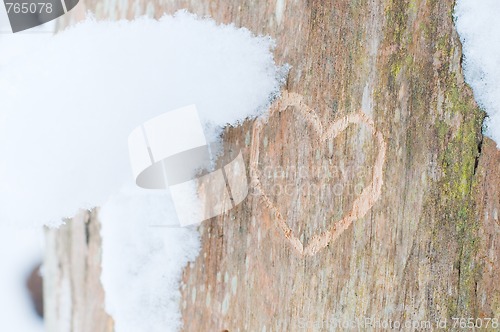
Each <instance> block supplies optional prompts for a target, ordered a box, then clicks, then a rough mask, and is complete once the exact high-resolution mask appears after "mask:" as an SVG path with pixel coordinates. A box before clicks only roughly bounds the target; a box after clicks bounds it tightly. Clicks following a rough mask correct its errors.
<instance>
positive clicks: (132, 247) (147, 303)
mask: <svg viewBox="0 0 500 332" xmlns="http://www.w3.org/2000/svg"><path fill="white" fill-rule="evenodd" d="M169 196H170V195H169V193H168V192H167V191H155V193H154V194H152V193H150V192H149V191H147V190H144V189H132V188H128V189H127V190H124V191H123V192H122V193H120V194H118V195H115V196H114V197H113V198H112V199H110V201H109V202H108V203H107V204H106V205H105V206H104V207H103V208H102V210H101V213H100V216H101V218H102V220H103V221H104V222H103V225H102V235H103V239H104V241H103V272H102V277H101V280H102V283H103V285H104V289H105V291H106V310H107V311H108V313H110V314H111V315H112V317H114V319H115V328H116V331H118V332H128V331H130V332H136V331H152V332H155V331H163V332H169V331H178V329H179V328H180V324H181V320H180V318H181V316H180V312H179V307H180V305H179V303H180V291H179V283H180V278H181V274H182V269H183V267H184V266H185V265H186V264H187V263H188V262H189V261H192V260H194V259H195V258H196V256H197V255H198V251H199V239H198V232H197V230H196V229H193V228H187V227H184V228H180V227H178V228H167V227H161V228H159V227H153V226H151V225H161V224H163V225H164V224H166V221H168V220H169V219H170V218H172V217H175V210H174V206H173V204H172V200H171V198H170V197H169Z"/></svg>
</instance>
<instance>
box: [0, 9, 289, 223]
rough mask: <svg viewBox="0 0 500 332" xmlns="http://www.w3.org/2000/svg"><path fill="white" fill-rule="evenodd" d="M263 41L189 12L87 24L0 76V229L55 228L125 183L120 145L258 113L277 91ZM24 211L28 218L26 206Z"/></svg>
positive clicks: (215, 131)
mask: <svg viewBox="0 0 500 332" xmlns="http://www.w3.org/2000/svg"><path fill="white" fill-rule="evenodd" d="M272 47H273V42H272V40H271V39H269V38H266V37H254V36H252V34H251V33H250V32H249V31H248V30H245V29H236V28H235V27H233V26H217V25H216V24H215V23H214V21H212V20H208V19H196V18H195V17H194V16H192V15H189V14H187V13H178V14H177V15H176V17H171V16H165V17H163V18H162V19H161V20H160V21H155V20H151V19H146V18H142V19H137V20H135V21H132V22H126V21H120V22H95V21H93V20H92V19H89V20H87V21H86V22H84V23H82V24H79V25H77V26H75V27H73V28H70V29H68V30H67V31H65V32H64V33H61V34H58V35H56V36H55V37H54V38H53V39H52V40H51V41H50V42H48V43H46V47H44V48H43V49H40V50H38V52H36V53H33V54H31V56H29V57H26V59H24V61H18V62H17V65H11V66H8V67H7V68H3V69H2V70H1V71H0V100H1V101H2V112H1V113H2V118H1V119H0V155H1V156H2V158H1V159H0V182H1V183H2V187H1V188H0V201H1V202H2V203H3V204H2V205H3V206H5V207H6V208H3V209H1V210H0V220H2V221H3V222H10V223H14V224H32V223H33V221H34V220H36V221H37V222H38V223H40V222H42V223H49V224H54V225H57V224H59V223H60V220H61V217H69V216H72V215H74V213H75V212H76V211H77V210H78V209H79V208H90V207H93V206H98V205H101V204H102V203H103V202H104V201H105V200H106V199H107V198H108V197H109V196H110V195H111V194H114V193H116V192H117V191H118V190H119V188H120V187H121V185H122V184H124V183H126V182H128V181H131V180H132V176H131V174H132V173H131V170H130V166H129V159H128V150H127V139H128V135H129V133H130V132H131V131H132V130H133V129H134V128H135V127H136V126H138V125H140V124H142V123H144V122H145V121H146V120H148V119H150V118H153V117H154V116H157V115H159V114H162V113H164V112H167V111H169V110H173V109H176V108H179V107H182V106H185V105H189V104H196V106H197V108H198V110H199V113H200V117H201V118H202V121H204V123H205V127H206V136H207V139H208V140H209V141H214V140H216V139H217V136H218V135H219V133H220V132H221V128H222V127H223V126H224V125H226V124H237V123H238V122H239V121H242V120H244V119H245V118H247V117H254V116H257V115H259V114H261V113H262V112H263V111H264V110H265V107H266V105H267V104H268V103H269V101H270V98H272V96H273V95H274V94H276V93H277V91H278V89H279V85H280V82H279V75H280V70H279V68H278V67H276V66H275V64H274V61H273V55H272V53H271V52H270V49H271V48H272ZM26 206H30V209H26V208H25V207H26Z"/></svg>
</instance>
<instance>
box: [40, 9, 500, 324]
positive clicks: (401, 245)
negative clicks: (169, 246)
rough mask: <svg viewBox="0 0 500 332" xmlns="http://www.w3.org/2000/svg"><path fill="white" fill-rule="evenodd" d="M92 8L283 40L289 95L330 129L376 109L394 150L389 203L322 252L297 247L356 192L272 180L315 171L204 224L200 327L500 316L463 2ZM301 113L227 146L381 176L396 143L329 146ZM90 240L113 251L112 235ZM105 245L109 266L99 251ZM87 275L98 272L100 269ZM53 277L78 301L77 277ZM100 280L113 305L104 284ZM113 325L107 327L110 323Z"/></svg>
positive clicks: (365, 139) (189, 320)
mask: <svg viewBox="0 0 500 332" xmlns="http://www.w3.org/2000/svg"><path fill="white" fill-rule="evenodd" d="M84 4H85V6H86V8H88V9H91V10H92V11H95V12H96V15H97V18H98V19H101V18H109V17H110V15H111V13H113V16H112V17H113V18H133V17H135V16H136V15H141V14H149V15H152V16H155V17H160V16H161V15H162V14H163V13H164V12H167V13H173V12H175V11H176V10H177V9H180V8H188V10H190V11H192V12H195V13H197V14H199V15H211V16H212V17H213V18H214V19H215V20H217V21H218V22H224V23H230V22H235V24H237V25H238V26H244V27H248V28H249V29H250V30H252V31H253V32H255V33H262V34H269V35H271V36H272V37H273V38H275V39H276V41H277V48H276V52H275V55H276V58H277V61H278V62H279V63H289V64H290V65H291V66H292V69H291V72H290V75H289V77H288V81H287V84H286V90H287V91H289V92H291V93H297V94H300V95H301V96H302V97H301V98H302V102H303V104H304V105H307V107H308V108H309V109H312V110H314V112H317V115H318V119H319V121H320V122H321V123H323V124H324V126H325V127H327V125H328V124H332V123H335V121H336V120H337V119H339V118H342V117H343V116H345V115H346V114H349V113H351V112H356V111H359V110H362V112H364V113H365V114H366V115H367V116H369V117H371V118H372V119H373V122H374V128H376V129H377V130H378V131H380V132H381V133H382V135H383V137H384V142H385V144H386V146H387V152H386V159H385V166H384V169H383V186H382V189H381V196H380V198H379V199H378V200H377V201H376V202H374V205H373V207H372V208H371V209H370V211H369V212H368V213H367V214H366V215H364V216H362V217H360V218H359V219H357V220H356V221H354V222H353V223H352V225H350V227H348V228H346V229H345V230H344V231H343V232H342V233H341V234H340V235H339V236H338V237H337V238H335V240H334V241H331V242H328V243H327V244H326V245H325V246H324V248H323V249H322V250H320V251H315V252H314V255H309V256H303V255H300V254H297V250H295V249H294V248H296V246H294V243H295V244H297V242H298V241H300V242H301V243H302V244H307V243H309V241H311V240H313V239H314V236H315V235H316V234H318V233H322V232H327V231H328V230H329V229H330V228H331V226H332V223H334V222H335V221H336V220H339V219H341V218H342V216H343V215H344V213H345V212H346V211H349V210H350V209H351V207H352V206H353V204H354V202H355V199H356V196H355V195H335V194H332V193H330V194H328V193H326V194H321V195H319V194H318V195H314V194H313V195H301V194H300V193H297V192H293V193H292V194H291V195H289V196H287V195H278V194H277V193H276V191H275V190H276V187H274V186H273V184H275V183H278V184H281V185H283V186H284V187H285V188H286V185H287V184H292V185H293V188H296V187H298V186H299V184H300V183H301V180H303V179H301V177H300V175H298V174H299V173H300V172H295V173H294V172H293V171H292V170H291V169H289V171H290V174H292V175H291V176H290V177H288V178H287V177H280V178H278V179H274V180H275V182H274V183H272V182H271V181H269V180H267V182H266V177H265V176H262V177H261V178H260V181H261V182H262V187H263V190H264V191H265V193H266V195H261V194H255V195H252V196H250V197H249V199H248V200H247V201H246V202H245V203H243V204H242V205H240V206H239V207H238V208H237V209H235V210H233V211H231V212H230V213H228V214H227V215H224V216H221V217H218V218H215V219H213V220H211V221H209V222H206V223H204V224H203V225H202V226H201V227H200V232H201V236H202V249H201V252H200V255H199V257H198V259H197V260H196V262H195V263H193V264H190V265H189V266H188V267H187V268H186V270H185V271H184V276H183V284H182V286H181V290H182V296H183V300H182V303H181V310H182V318H183V323H184V330H185V331H220V330H228V331H271V330H272V331H297V330H300V329H301V328H304V329H305V330H310V331H327V330H330V329H331V328H332V326H333V324H335V323H336V322H337V323H339V322H340V323H341V322H344V323H345V322H347V323H349V322H352V321H354V320H355V319H364V318H373V319H375V320H379V321H389V320H391V321H399V322H404V321H408V320H412V321H414V322H420V323H422V322H423V323H425V322H427V321H428V322H432V324H435V323H437V322H442V321H445V320H448V324H452V318H453V317H461V318H469V317H471V318H474V319H475V318H477V317H489V318H497V319H498V318H499V317H500V290H499V288H498V286H497V283H496V282H495V280H497V276H498V266H499V263H500V246H499V245H498V241H499V240H500V239H499V232H500V223H499V221H498V220H499V219H498V212H499V210H500V200H499V188H500V177H499V171H498V164H499V158H500V157H499V152H498V150H496V148H495V146H494V143H493V142H492V141H491V140H489V139H487V138H483V137H482V135H481V124H482V121H483V118H484V113H483V112H482V111H481V110H480V109H479V108H478V107H477V105H476V103H475V102H474V100H473V96H472V92H471V90H470V89H469V88H468V86H467V85H466V84H465V83H464V79H463V76H462V69H461V58H462V51H461V45H460V41H459V38H458V36H457V33H456V30H455V27H454V25H453V18H452V11H453V5H454V2H453V1H450V0H436V1H419V0H417V1H396V0H394V1H391V0H384V1H383V0H380V1H378V0H367V1H350V0H345V1H344V0H340V1H303V2H301V1H288V0H278V1H276V2H274V1H273V2H268V1H260V2H252V3H249V2H247V1H243V0H238V1H231V2H223V1H215V0H214V1H207V2H200V1H160V2H157V3H151V2H147V1H142V2H135V1H123V2H115V1H108V0H105V1H97V0H95V1H85V2H84ZM80 9H81V10H82V11H83V9H84V7H81V8H80ZM77 13H78V12H75V14H74V15H77ZM116 13H121V14H120V17H116ZM67 19H68V20H70V21H71V20H76V19H78V17H77V16H71V15H69V17H68V18H67ZM273 107H278V104H275V105H274V106H273ZM296 107H297V105H293V103H292V104H291V105H288V107H286V108H283V109H280V110H279V111H276V112H274V115H273V116H271V118H270V119H269V121H268V122H267V123H266V125H265V126H263V127H262V129H261V130H260V131H257V135H259V137H258V139H255V138H256V136H254V133H255V131H254V125H255V123H252V122H246V123H245V124H244V125H242V126H240V127H236V128H229V129H227V130H226V132H225V133H224V141H225V143H226V147H227V149H230V148H231V149H234V148H241V149H242V151H243V152H244V155H245V157H246V160H247V162H248V163H250V162H251V160H250V156H251V155H252V149H257V148H258V150H259V151H260V153H259V158H260V159H259V161H258V162H257V163H256V164H257V165H256V167H257V168H259V169H260V171H261V172H263V174H265V168H266V167H270V169H271V170H272V171H273V172H274V171H278V170H279V169H280V167H282V168H283V167H286V166H287V165H293V166H296V167H297V166H299V167H300V166H305V167H306V171H307V174H309V176H310V174H317V173H318V171H321V170H322V169H323V167H326V169H327V170H329V172H330V173H332V176H331V178H329V179H327V183H329V184H331V185H332V186H333V185H334V184H335V183H340V182H341V181H345V182H342V183H344V185H345V187H346V188H351V189H352V188H354V187H355V185H356V184H357V183H358V182H359V183H362V184H366V183H369V182H370V180H371V179H372V178H373V172H374V167H373V166H372V165H374V162H375V161H376V158H377V155H378V152H379V149H380V146H381V145H379V144H376V143H377V141H376V140H375V139H373V138H372V136H371V134H370V132H369V131H365V129H358V128H350V129H346V130H345V131H344V132H343V133H342V134H339V135H338V136H336V137H335V138H334V139H331V140H330V141H329V142H324V141H322V140H318V137H317V132H315V130H314V126H313V125H311V124H310V121H308V120H307V119H306V118H304V116H302V115H301V113H300V112H296V109H295V108H296ZM256 142H258V143H259V146H258V147H257V146H255V145H256V144H257V143H256ZM336 162H337V163H338V164H335V163H336ZM342 162H343V163H344V165H350V167H351V168H349V170H356V171H355V172H352V174H348V176H347V177H346V178H344V177H343V174H341V173H338V174H336V173H335V172H334V170H335V169H339V168H340V167H341V166H340V165H341V164H342ZM336 167H337V168H336ZM272 174H274V173H272ZM320 174H321V173H320ZM249 176H250V174H249ZM320 180H321V179H320ZM325 181H326V180H325ZM320 182H321V181H320ZM265 197H267V199H265ZM270 206H272V208H270ZM277 211H278V212H279V214H280V215H281V219H280V217H278V216H277V213H276V212H277ZM279 220H284V221H285V222H283V223H279V222H278V221H279ZM283 224H285V225H288V227H289V230H290V232H288V230H285V231H284V230H283V227H282V226H283ZM75 227H77V228H76V229H75V230H74V232H75V233H69V232H59V233H49V239H50V236H53V237H54V239H53V240H52V241H49V243H48V246H49V247H50V248H51V250H53V251H54V248H53V246H54V245H55V244H56V243H59V242H63V243H65V247H69V248H71V247H73V243H72V242H73V241H77V243H81V241H82V237H84V232H85V229H84V228H83V227H81V226H75ZM79 232H80V233H79ZM292 233H293V234H294V237H291V236H289V235H290V234H292ZM51 234H52V235H51ZM290 239H295V241H292V242H293V243H292V242H291V241H290ZM90 241H96V242H95V243H92V244H91V246H95V248H98V247H99V240H98V238H96V237H90ZM75 245H77V244H75ZM298 247H300V245H298ZM93 253H94V254H95V255H97V256H94V257H93V259H97V260H98V255H99V254H98V250H96V251H93ZM57 255H58V257H59V256H60V257H65V256H67V255H68V253H67V252H66V251H63V252H60V251H57ZM48 259H49V258H48ZM58 259H60V260H61V262H62V269H63V270H64V271H68V272H67V273H69V275H67V274H66V278H76V279H74V280H75V281H76V283H75V284H74V287H75V288H82V289H85V288H86V285H87V284H86V282H85V279H81V277H78V276H73V273H75V272H78V271H74V270H72V269H71V268H70V267H69V266H66V265H68V264H70V263H69V261H68V260H63V259H61V258H58ZM49 266H50V264H49ZM52 266H55V265H52ZM88 273H90V274H91V276H90V275H89V277H91V278H92V280H97V279H98V274H99V268H98V266H96V265H93V268H92V269H91V270H88ZM51 278H52V277H51ZM61 280H63V279H61ZM72 280H73V279H72ZM50 285H53V286H47V287H49V291H50V290H51V291H52V292H58V293H59V294H62V295H61V296H62V297H61V296H59V297H57V299H59V300H58V301H59V302H61V301H63V299H64V289H65V287H67V286H65V282H63V281H61V282H55V283H54V281H53V280H52V281H50ZM93 289H94V290H95V291H94V292H96V294H95V295H96V296H97V299H101V300H102V290H101V288H99V287H98V286H96V288H93ZM96 303H97V302H96ZM101 304H102V303H101ZM60 307H61V303H58V304H57V305H56V304H51V303H49V305H47V311H48V310H51V312H52V313H51V315H56V314H55V313H57V312H59V311H60ZM74 308H75V310H77V311H78V312H77V313H76V314H75V315H73V316H69V317H70V318H72V317H74V318H73V320H75V319H76V318H77V317H82V316H81V315H87V314H88V312H87V311H88V310H89V308H87V307H84V306H76V307H74ZM90 308H92V307H90ZM80 311H83V312H80ZM52 317H57V316H52ZM58 317H61V316H58ZM103 317H104V316H101V319H102V321H103V322H106V321H107V318H103ZM73 320H72V322H73ZM52 321H53V322H54V324H56V321H57V319H52ZM71 324H75V325H79V324H83V323H81V322H80V323H78V322H76V323H71ZM100 326H101V328H102V329H101V330H99V329H96V330H95V331H106V328H107V327H109V326H110V325H107V324H103V325H100Z"/></svg>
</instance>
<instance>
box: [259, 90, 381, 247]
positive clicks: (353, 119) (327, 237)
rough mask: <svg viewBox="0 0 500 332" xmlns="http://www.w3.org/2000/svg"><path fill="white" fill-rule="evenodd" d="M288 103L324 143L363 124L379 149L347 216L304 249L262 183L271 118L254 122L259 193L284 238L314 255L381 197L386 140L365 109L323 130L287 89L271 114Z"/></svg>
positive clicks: (311, 111) (279, 110) (286, 106)
mask: <svg viewBox="0 0 500 332" xmlns="http://www.w3.org/2000/svg"><path fill="white" fill-rule="evenodd" d="M288 106H295V108H294V109H295V110H296V111H298V112H299V113H300V114H301V115H302V116H303V117H304V118H305V119H306V121H307V122H309V123H310V124H311V125H312V127H313V128H314V129H315V131H316V132H317V133H318V137H319V139H320V142H325V141H326V140H328V139H334V138H335V137H337V136H338V135H339V134H340V133H341V132H343V131H344V130H345V129H346V128H347V127H348V126H349V125H350V124H364V125H366V126H367V127H368V128H370V129H371V130H372V135H373V136H374V137H375V138H376V140H377V143H378V146H379V151H378V155H377V157H376V159H375V164H374V168H373V179H372V182H371V183H370V184H368V185H367V186H366V187H365V188H364V189H363V191H362V192H361V194H360V195H359V196H358V197H357V198H356V199H355V200H354V203H353V207H352V209H351V211H349V212H348V213H347V214H345V215H344V217H343V218H342V219H340V220H338V221H336V222H334V223H333V225H332V226H331V227H330V228H329V229H328V230H326V231H324V232H323V233H321V234H316V235H314V236H313V237H312V238H311V240H310V241H309V244H308V245H307V246H306V247H305V248H304V244H303V243H302V242H301V241H300V240H299V239H298V238H297V237H296V236H295V234H294V233H293V231H292V229H291V228H290V227H289V225H288V223H287V221H286V220H285V218H283V215H282V213H281V212H280V210H279V209H278V208H277V207H276V206H275V204H274V203H273V202H271V200H270V199H269V197H268V196H267V195H266V193H265V192H264V190H263V189H262V185H261V182H260V172H259V170H258V163H259V153H260V151H259V149H260V133H261V131H262V127H263V125H264V124H267V121H268V120H267V119H268V118H259V119H257V120H256V121H255V123H254V126H253V132H252V136H253V137H252V148H251V155H250V172H251V176H252V183H253V184H254V188H255V191H256V194H257V195H260V196H261V199H262V201H263V203H264V205H265V206H266V207H267V208H268V209H270V210H271V211H272V212H273V213H274V215H275V217H276V227H278V229H279V230H280V231H281V232H283V235H284V236H285V238H286V239H287V240H288V241H289V242H290V244H291V245H292V247H293V248H294V249H295V250H296V251H297V252H298V254H299V255H301V256H313V255H315V254H317V253H318V252H319V251H321V250H322V249H324V248H325V247H326V246H327V245H328V244H329V243H330V242H332V241H335V240H336V239H337V238H338V237H339V236H340V235H341V234H342V233H343V232H344V231H345V230H346V229H347V228H349V226H350V225H351V224H352V223H353V221H355V220H357V219H360V218H363V217H364V216H365V215H366V214H367V213H368V211H370V210H371V208H372V207H373V205H374V204H375V202H376V201H377V200H378V199H379V198H380V195H381V190H382V184H383V172H382V170H383V166H384V162H385V154H386V149H387V147H386V143H385V141H384V137H383V135H382V133H381V132H379V131H377V130H376V129H375V126H374V123H373V120H372V119H370V118H369V117H368V116H367V115H366V114H364V113H363V112H357V113H352V114H348V115H346V116H345V117H342V118H340V119H338V120H336V121H335V122H333V123H332V124H331V125H330V126H329V127H328V128H327V129H326V130H325V129H324V127H323V125H322V123H321V121H320V120H319V118H318V116H317V115H316V113H315V112H314V110H312V109H311V108H309V107H308V106H307V105H305V104H304V103H303V101H302V96H301V95H299V94H296V93H291V92H288V91H285V92H283V94H282V96H281V98H280V99H279V100H277V101H276V102H275V103H274V104H273V105H272V106H271V111H270V116H269V117H271V116H272V115H274V114H275V113H276V112H281V111H284V110H286V109H287V108H288Z"/></svg>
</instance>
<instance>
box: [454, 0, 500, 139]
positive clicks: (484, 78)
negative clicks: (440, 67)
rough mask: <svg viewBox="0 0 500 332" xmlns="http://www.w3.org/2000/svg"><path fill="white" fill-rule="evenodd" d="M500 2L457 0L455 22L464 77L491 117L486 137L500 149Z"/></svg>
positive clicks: (489, 117)
mask: <svg viewBox="0 0 500 332" xmlns="http://www.w3.org/2000/svg"><path fill="white" fill-rule="evenodd" d="M499 15H500V1H498V0H458V1H457V4H456V6H455V21H456V27H457V30H458V33H459V35H460V39H461V40H462V45H463V53H464V73H465V79H466V81H467V83H469V85H470V86H471V87H472V89H473V91H474V96H475V98H476V100H477V102H478V103H479V105H480V106H481V107H483V108H484V110H485V111H486V113H487V114H488V119H487V121H486V125H487V128H486V134H487V135H488V136H490V137H491V138H493V140H495V142H496V143H497V146H498V147H499V148H500V84H499V82H500V20H499V19H498V16H499Z"/></svg>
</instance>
